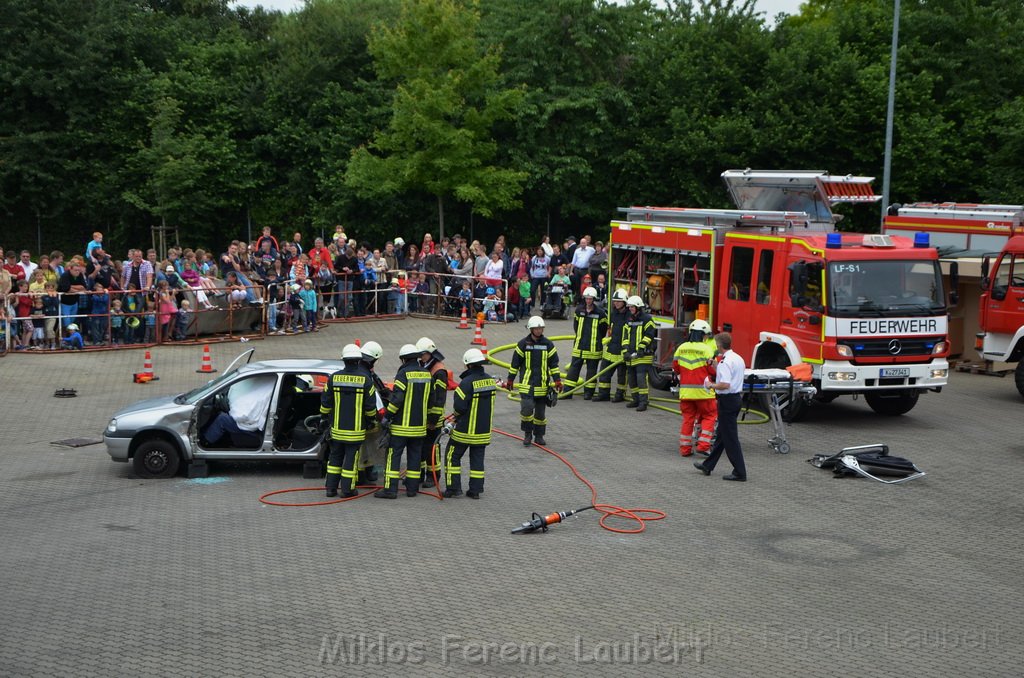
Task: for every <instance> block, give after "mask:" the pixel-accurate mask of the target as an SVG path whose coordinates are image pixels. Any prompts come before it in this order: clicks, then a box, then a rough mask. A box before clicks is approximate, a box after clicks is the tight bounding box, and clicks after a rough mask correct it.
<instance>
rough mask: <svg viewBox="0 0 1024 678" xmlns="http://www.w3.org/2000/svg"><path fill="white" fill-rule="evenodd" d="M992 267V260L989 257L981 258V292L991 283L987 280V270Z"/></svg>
mask: <svg viewBox="0 0 1024 678" xmlns="http://www.w3.org/2000/svg"><path fill="white" fill-rule="evenodd" d="M991 266H992V259H990V258H989V257H982V259H981V289H982V291H984V290H987V289H988V286H989V284H990V283H991V281H990V280H989V278H988V272H989V268H990V267H991Z"/></svg>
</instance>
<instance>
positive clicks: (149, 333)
mask: <svg viewBox="0 0 1024 678" xmlns="http://www.w3.org/2000/svg"><path fill="white" fill-rule="evenodd" d="M143 322H144V323H145V326H146V336H145V339H144V340H143V341H144V343H146V344H155V343H156V302H155V301H153V300H152V299H146V312H145V314H144V317H143Z"/></svg>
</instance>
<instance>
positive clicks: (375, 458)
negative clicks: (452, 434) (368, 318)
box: [356, 341, 391, 485]
mask: <svg viewBox="0 0 1024 678" xmlns="http://www.w3.org/2000/svg"><path fill="white" fill-rule="evenodd" d="M359 351H360V353H362V356H363V357H362V365H363V367H365V368H366V371H367V372H369V373H370V376H371V377H372V378H373V386H374V388H376V389H377V398H376V401H377V402H376V407H377V414H378V415H380V416H381V417H383V416H384V413H385V411H386V408H387V405H388V400H389V399H390V397H391V389H389V388H388V387H387V386H386V385H385V384H384V380H383V379H381V378H380V377H379V376H378V375H377V372H375V371H374V367H375V366H376V365H377V361H378V360H380V359H381V357H383V355H384V349H383V348H381V345H380V344H378V343H377V342H376V341H368V342H366V343H365V344H363V345H362V346H361V347H360V348H359ZM383 433H384V432H383V431H382V430H381V429H380V428H379V427H375V428H374V430H373V431H371V432H370V434H371V435H369V436H367V440H365V441H364V442H363V447H362V448H361V449H360V450H359V459H358V460H357V461H356V468H357V469H359V483H360V484H361V485H369V484H371V483H374V482H376V481H377V472H376V471H375V470H374V466H375V465H376V464H377V463H383V462H384V459H383V457H382V456H381V454H380V449H381V445H379V444H378V443H379V437H380V436H381V435H383ZM374 434H375V435H374Z"/></svg>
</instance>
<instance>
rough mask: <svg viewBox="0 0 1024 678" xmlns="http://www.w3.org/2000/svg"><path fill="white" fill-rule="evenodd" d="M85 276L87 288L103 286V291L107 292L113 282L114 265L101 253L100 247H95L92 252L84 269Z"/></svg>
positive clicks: (104, 253) (105, 254)
mask: <svg viewBox="0 0 1024 678" xmlns="http://www.w3.org/2000/svg"><path fill="white" fill-rule="evenodd" d="M85 274H86V276H87V277H88V278H89V287H93V286H94V285H96V284H97V283H99V284H100V285H103V289H107V290H109V289H110V288H111V286H112V285H113V283H114V282H116V281H115V278H114V264H113V262H111V261H110V257H109V256H107V253H106V252H104V251H103V248H102V247H95V248H93V250H92V258H91V259H89V263H88V265H86V267H85Z"/></svg>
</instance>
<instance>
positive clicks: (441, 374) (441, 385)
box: [416, 337, 449, 487]
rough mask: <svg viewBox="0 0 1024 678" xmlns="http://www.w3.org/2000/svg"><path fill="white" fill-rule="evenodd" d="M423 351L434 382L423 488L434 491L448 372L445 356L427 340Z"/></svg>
mask: <svg viewBox="0 0 1024 678" xmlns="http://www.w3.org/2000/svg"><path fill="white" fill-rule="evenodd" d="M416 348H418V349H419V351H420V366H421V367H422V368H423V369H425V370H427V371H428V372H430V374H431V377H432V378H433V382H432V383H431V386H430V408H429V409H428V410H427V437H426V439H425V440H424V441H423V454H422V462H421V463H420V467H421V471H422V473H423V487H433V486H434V477H435V476H436V475H438V474H440V472H441V459H440V456H441V454H440V452H439V451H438V450H436V449H434V446H435V445H436V443H437V436H438V434H440V433H441V424H442V422H443V421H444V408H445V402H446V401H447V400H448V379H449V376H448V369H447V368H446V367H445V366H444V362H442V361H443V360H444V355H443V354H442V353H441V352H440V351H438V350H437V346H436V345H435V344H434V342H433V341H431V340H430V339H428V338H427V337H420V340H419V341H417V342H416Z"/></svg>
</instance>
